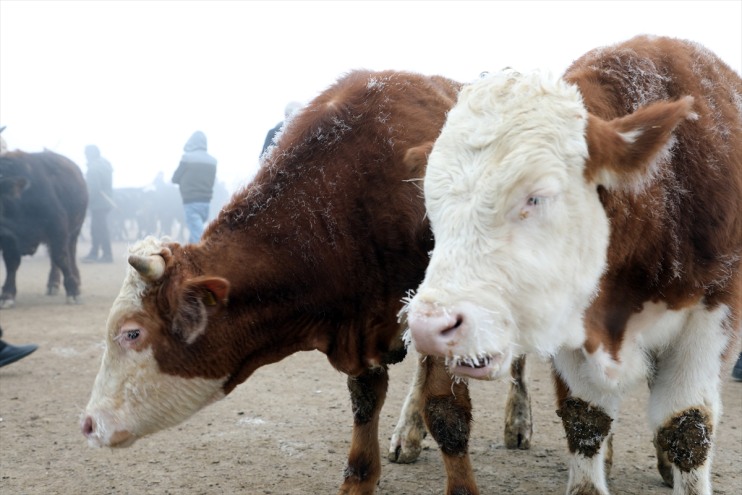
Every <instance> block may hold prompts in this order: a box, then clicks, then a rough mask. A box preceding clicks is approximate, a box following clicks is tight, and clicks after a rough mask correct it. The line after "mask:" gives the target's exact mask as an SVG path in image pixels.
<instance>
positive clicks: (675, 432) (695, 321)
mask: <svg viewBox="0 0 742 495" xmlns="http://www.w3.org/2000/svg"><path fill="white" fill-rule="evenodd" d="M731 318H732V317H731V316H730V315H729V313H728V312H727V311H725V308H717V309H715V310H714V311H707V310H705V309H703V310H697V311H695V312H693V313H692V314H691V316H690V317H689V318H688V320H687V323H686V325H685V327H684V328H683V331H682V332H681V333H680V334H679V335H678V338H677V340H676V342H675V343H674V344H673V345H672V346H669V347H667V348H666V349H664V350H663V351H662V352H660V353H657V356H656V360H655V369H656V372H655V376H654V377H653V379H652V380H651V382H650V394H649V422H650V425H651V426H652V428H653V429H654V431H655V446H656V447H657V454H658V467H659V469H660V474H661V475H662V478H663V480H664V481H665V483H666V484H668V485H669V486H672V487H673V494H674V495H710V494H711V493H712V490H711V474H710V471H711V457H712V453H713V444H714V437H715V434H716V431H715V428H716V425H718V421H719V416H720V413H721V393H720V390H721V378H720V376H721V369H722V364H723V363H722V360H721V359H720V356H722V355H724V352H725V350H727V349H728V343H729V337H730V336H729V335H728V331H727V329H728V328H733V325H734V324H735V323H734V322H733V321H731Z"/></svg>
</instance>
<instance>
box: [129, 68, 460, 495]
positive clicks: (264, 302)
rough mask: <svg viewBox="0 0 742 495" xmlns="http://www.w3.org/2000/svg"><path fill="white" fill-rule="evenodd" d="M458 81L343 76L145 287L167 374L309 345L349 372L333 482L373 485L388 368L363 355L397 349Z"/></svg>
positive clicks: (397, 355) (217, 368)
mask: <svg viewBox="0 0 742 495" xmlns="http://www.w3.org/2000/svg"><path fill="white" fill-rule="evenodd" d="M458 89H459V85H458V84H456V83H454V82H452V81H449V80H446V79H443V78H439V77H423V76H419V75H415V74H409V73H398V72H391V71H389V72H380V73H372V72H367V71H357V72H353V73H351V74H348V75H347V76H345V77H344V78H343V79H341V80H340V81H338V82H337V83H336V84H335V85H334V86H332V87H330V88H329V89H328V90H327V91H325V92H324V93H322V94H321V95H320V96H318V97H317V98H316V99H315V100H314V101H312V102H311V103H310V104H309V105H308V106H307V107H306V108H305V109H304V110H303V111H302V112H300V113H299V114H298V115H296V116H295V117H294V118H293V119H292V120H291V121H290V123H288V124H287V126H286V127H285V129H284V132H283V134H282V135H281V136H280V138H279V140H278V143H277V146H276V147H275V148H273V150H272V152H270V153H269V154H268V155H267V156H266V157H265V161H264V163H263V165H262V167H261V169H260V171H259V172H258V174H257V176H256V178H255V179H254V181H253V182H252V183H251V184H250V185H248V186H247V187H246V188H245V189H244V190H242V191H240V192H239V193H237V194H236V195H235V196H234V197H233V198H232V200H231V201H230V202H229V203H228V204H227V205H226V206H225V207H224V208H223V210H222V211H221V212H220V214H219V216H218V218H217V219H216V220H214V221H213V222H212V223H211V224H210V225H209V226H208V227H207V229H206V231H205V232H204V235H203V238H202V242H201V243H200V244H197V245H186V246H181V245H178V244H175V243H173V244H170V245H168V246H167V248H166V249H165V250H163V253H162V255H163V258H164V259H165V261H166V268H165V274H164V277H163V278H162V279H161V281H159V282H157V283H155V284H153V285H151V286H150V288H149V289H148V291H147V292H146V293H145V295H144V299H143V304H144V312H145V313H146V317H147V318H148V319H150V320H151V321H156V322H158V327H159V328H160V332H158V333H157V335H153V336H152V340H151V342H152V344H151V345H152V347H153V349H154V354H155V357H156V359H157V361H158V363H159V366H160V368H161V370H162V371H163V372H165V373H170V374H176V375H180V376H184V377H196V376H198V377H206V378H226V379H227V381H226V385H225V387H224V392H225V393H229V392H230V391H231V390H232V389H233V388H234V387H235V386H237V385H238V384H240V383H241V382H243V381H244V380H246V379H247V378H248V377H249V376H250V375H251V374H252V373H253V372H254V371H255V370H256V369H257V368H259V367H261V366H264V365H266V364H269V363H273V362H276V361H279V360H281V359H283V358H284V357H286V356H288V355H290V354H292V353H294V352H297V351H301V350H314V349H317V350H320V351H322V352H324V353H325V354H326V355H327V357H328V359H329V361H330V363H331V364H332V365H333V366H334V367H335V368H337V369H338V370H340V371H342V372H344V373H347V374H348V375H350V376H351V377H353V378H351V380H350V382H349V386H350V389H351V393H352V398H353V405H354V406H353V407H354V416H355V425H354V432H353V443H352V445H351V452H350V455H349V462H348V468H347V470H346V480H345V483H344V484H343V487H342V488H341V492H342V493H371V492H373V489H374V486H375V484H376V481H377V480H378V478H379V474H380V469H381V468H380V466H381V463H380V458H379V447H378V435H377V433H378V417H379V410H380V409H381V406H382V404H383V400H384V395H385V393H386V386H387V374H386V371H385V370H381V371H379V370H378V368H377V369H372V367H374V366H382V367H385V366H386V365H387V364H389V363H391V362H395V361H399V360H400V359H401V358H402V357H403V355H404V350H403V344H402V340H401V339H400V330H401V326H400V324H399V322H398V321H397V314H398V312H399V310H400V309H401V307H402V302H401V301H402V298H403V297H404V296H405V295H406V293H407V291H409V290H411V289H414V288H415V287H417V285H418V284H419V283H420V282H421V280H422V278H423V276H424V271H425V267H426V265H427V263H428V252H429V251H430V250H431V249H432V246H433V240H432V236H431V234H430V231H429V226H428V224H427V221H426V220H425V210H424V204H423V201H422V191H421V187H420V184H419V182H418V181H419V180H420V178H421V177H422V174H423V172H424V164H425V160H426V155H425V153H426V152H425V150H426V149H429V144H428V143H430V142H432V141H433V140H434V139H435V138H436V137H437V136H438V133H439V130H440V128H441V127H442V125H443V121H444V118H445V115H446V113H447V111H448V110H449V108H450V107H451V106H452V105H453V103H454V101H455V98H456V94H457V91H458ZM410 150H413V151H410ZM153 333H154V332H153ZM187 342H191V343H187ZM448 384H449V386H450V380H448Z"/></svg>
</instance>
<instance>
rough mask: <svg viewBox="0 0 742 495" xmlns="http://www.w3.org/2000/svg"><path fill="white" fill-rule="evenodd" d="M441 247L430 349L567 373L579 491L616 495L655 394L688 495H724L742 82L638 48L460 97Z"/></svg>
mask: <svg viewBox="0 0 742 495" xmlns="http://www.w3.org/2000/svg"><path fill="white" fill-rule="evenodd" d="M424 190H425V199H426V206H427V209H428V213H429V218H430V222H431V227H432V230H433V233H434V235H435V249H434V251H433V254H432V257H431V261H430V264H429V266H428V269H427V272H426V275H425V280H424V281H423V283H422V284H421V286H420V287H419V290H418V291H417V293H416V295H415V296H414V298H413V299H412V300H411V301H410V304H409V306H408V320H409V324H410V329H411V338H412V342H413V343H414V345H415V347H416V348H417V350H418V351H420V352H421V353H424V354H432V355H437V356H441V357H443V358H445V359H446V360H447V363H448V366H449V369H450V370H451V371H452V372H453V373H454V374H456V375H458V376H462V377H473V378H485V377H486V378H492V377H497V376H501V375H502V374H504V373H505V371H506V370H507V367H508V363H509V362H510V361H511V360H512V359H513V357H514V356H516V355H518V354H520V353H522V352H536V353H540V354H542V355H547V356H553V363H554V371H555V373H554V375H555V380H556V384H557V396H558V414H559V416H560V417H561V418H562V422H563V424H564V428H565V431H566V434H567V440H568V446H569V450H570V452H571V454H572V456H571V463H570V474H569V481H568V490H567V491H568V493H569V494H607V493H608V485H607V481H606V470H605V468H604V465H608V466H610V462H611V423H612V421H613V420H614V419H615V418H616V416H617V412H618V409H619V406H620V403H621V399H622V397H623V396H624V393H625V391H626V390H627V388H628V387H630V386H631V385H632V384H634V383H636V382H637V381H638V380H642V379H646V380H648V382H649V386H650V391H651V393H650V399H649V422H650V425H651V428H652V429H653V431H654V433H655V445H656V447H657V453H658V462H659V467H660V472H661V474H662V477H663V479H664V480H665V482H666V483H667V484H669V485H674V493H675V494H676V495H679V494H686V495H690V494H695V495H699V494H702V495H710V494H711V476H710V469H711V457H712V449H713V440H714V435H715V434H716V429H717V425H718V420H719V415H720V412H721V404H720V400H721V399H720V390H719V389H720V386H721V381H720V376H721V375H720V372H721V369H722V368H721V367H722V363H723V361H724V359H726V358H727V357H728V356H729V355H730V353H731V351H732V349H733V345H734V342H735V340H736V338H737V337H738V335H739V333H740V327H741V312H742V271H741V270H740V263H741V259H742V80H741V79H740V77H739V75H738V74H736V73H735V72H734V71H733V70H731V69H730V68H729V67H728V66H727V65H725V64H724V63H723V62H722V61H721V60H720V59H719V58H718V57H716V56H715V55H714V54H712V53H710V52H709V51H708V50H707V49H705V48H703V47H702V46H700V45H698V44H696V43H691V42H686V41H680V40H675V39H669V38H657V37H649V36H640V37H637V38H634V39H632V40H629V41H627V42H625V43H621V44H618V45H615V46H611V47H606V48H601V49H597V50H594V51H591V52H589V53H587V54H586V55H584V56H583V57H581V58H580V59H578V60H577V61H576V62H574V63H573V65H572V66H571V67H570V68H569V70H568V71H567V73H566V74H565V75H564V76H563V77H562V78H553V77H550V76H548V75H544V74H542V73H539V72H534V73H528V74H520V73H517V72H515V71H504V72H502V73H498V74H494V75H491V76H490V77H488V78H485V79H483V80H481V81H478V82H476V83H474V84H471V85H470V86H468V87H465V88H464V89H463V90H462V92H461V94H460V97H459V100H458V102H457V104H456V106H455V107H454V108H453V109H452V110H451V112H450V113H449V116H448V118H447V121H446V124H445V126H444V128H443V130H442V132H441V135H440V137H439V139H438V140H437V141H436V143H435V145H434V148H433V150H432V152H431V154H430V157H429V162H428V168H427V171H426V177H425V183H424Z"/></svg>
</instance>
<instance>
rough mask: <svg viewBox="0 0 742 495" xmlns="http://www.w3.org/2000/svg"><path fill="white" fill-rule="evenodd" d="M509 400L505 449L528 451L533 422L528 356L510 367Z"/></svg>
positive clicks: (506, 412) (519, 357)
mask: <svg viewBox="0 0 742 495" xmlns="http://www.w3.org/2000/svg"><path fill="white" fill-rule="evenodd" d="M510 375H511V376H512V378H513V380H512V381H511V382H510V390H509V391H508V400H507V402H506V404H505V447H507V448H508V449H522V450H527V449H530V448H531V435H532V434H533V420H532V419H531V396H530V395H528V387H527V386H526V384H527V380H526V356H525V355H522V356H518V358H516V359H514V360H513V364H512V365H511V366H510Z"/></svg>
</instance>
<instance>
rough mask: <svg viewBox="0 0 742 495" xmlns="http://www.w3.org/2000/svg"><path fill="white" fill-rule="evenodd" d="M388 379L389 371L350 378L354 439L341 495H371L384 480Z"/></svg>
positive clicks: (367, 373)
mask: <svg viewBox="0 0 742 495" xmlns="http://www.w3.org/2000/svg"><path fill="white" fill-rule="evenodd" d="M388 385H389V375H388V374H387V370H386V368H374V369H370V370H367V371H366V372H364V373H363V374H362V375H360V376H356V377H353V376H349V377H348V390H350V400H351V403H352V405H353V439H352V441H351V445H350V453H349V454H348V465H347V466H346V468H345V473H344V476H345V481H344V482H343V484H342V486H341V487H340V492H339V493H340V494H342V495H372V494H373V493H374V491H375V489H376V483H377V482H378V481H379V477H380V476H381V453H380V450H379V412H380V411H381V406H383V405H384V399H385V398H386V391H387V386H388Z"/></svg>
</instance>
